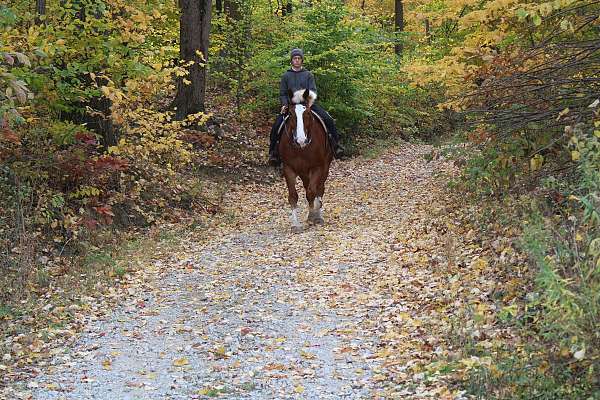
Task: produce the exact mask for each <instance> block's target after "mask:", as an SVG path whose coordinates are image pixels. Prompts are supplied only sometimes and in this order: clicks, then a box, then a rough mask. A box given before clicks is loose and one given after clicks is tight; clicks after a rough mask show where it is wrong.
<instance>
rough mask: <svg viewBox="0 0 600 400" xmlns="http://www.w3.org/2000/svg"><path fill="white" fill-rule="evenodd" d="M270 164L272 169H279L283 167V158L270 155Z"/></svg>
mask: <svg viewBox="0 0 600 400" xmlns="http://www.w3.org/2000/svg"><path fill="white" fill-rule="evenodd" d="M268 164H269V165H270V166H271V167H279V166H280V165H281V158H279V157H277V156H276V155H274V154H269V161H268Z"/></svg>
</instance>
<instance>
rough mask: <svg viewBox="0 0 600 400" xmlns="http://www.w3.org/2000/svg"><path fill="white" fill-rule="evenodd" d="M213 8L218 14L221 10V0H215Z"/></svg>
mask: <svg viewBox="0 0 600 400" xmlns="http://www.w3.org/2000/svg"><path fill="white" fill-rule="evenodd" d="M215 8H216V11H217V13H218V14H221V13H222V12H223V0H215Z"/></svg>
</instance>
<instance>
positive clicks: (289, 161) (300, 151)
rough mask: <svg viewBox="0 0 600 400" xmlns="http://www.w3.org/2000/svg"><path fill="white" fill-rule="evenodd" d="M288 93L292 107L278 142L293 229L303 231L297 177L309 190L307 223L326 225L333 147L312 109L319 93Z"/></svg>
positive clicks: (305, 189)
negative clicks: (326, 193) (325, 212)
mask: <svg viewBox="0 0 600 400" xmlns="http://www.w3.org/2000/svg"><path fill="white" fill-rule="evenodd" d="M288 97H289V100H290V102H289V104H290V107H289V108H288V115H287V117H286V120H285V121H284V127H283V130H284V131H283V134H282V135H281V139H280V141H279V145H278V146H279V154H280V157H281V161H282V164H283V175H284V177H285V182H286V184H287V189H288V202H289V204H290V207H291V208H292V212H291V216H290V219H291V222H292V232H294V233H298V232H302V230H303V227H302V223H301V222H300V221H299V220H298V211H299V209H298V192H297V191H296V179H297V177H298V176H299V177H300V179H301V180H302V184H303V186H304V191H305V192H306V200H307V201H308V207H309V211H308V223H310V224H314V225H323V224H324V223H325V221H324V219H323V209H322V208H323V195H324V194H325V181H326V180H327V177H328V176H329V166H330V164H331V161H332V160H333V149H332V147H331V144H330V143H329V140H328V135H327V132H326V131H325V127H324V126H323V124H322V123H321V121H320V119H319V117H317V116H316V115H315V114H313V112H312V110H311V106H312V104H313V102H314V100H315V99H316V97H317V96H316V94H315V93H314V92H312V91H309V90H298V91H296V92H294V93H292V91H291V90H288Z"/></svg>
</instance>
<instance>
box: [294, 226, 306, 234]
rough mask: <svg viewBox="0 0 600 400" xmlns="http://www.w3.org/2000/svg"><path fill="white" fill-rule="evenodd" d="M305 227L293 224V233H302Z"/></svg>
mask: <svg viewBox="0 0 600 400" xmlns="http://www.w3.org/2000/svg"><path fill="white" fill-rule="evenodd" d="M303 230H304V229H303V228H302V227H301V226H292V233H300V232H302V231H303Z"/></svg>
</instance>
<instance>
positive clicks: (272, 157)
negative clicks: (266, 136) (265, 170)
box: [269, 140, 281, 167]
mask: <svg viewBox="0 0 600 400" xmlns="http://www.w3.org/2000/svg"><path fill="white" fill-rule="evenodd" d="M278 144H279V141H278V140H271V143H270V144H269V165H270V166H272V167H278V166H279V165H280V164H281V158H280V157H279V150H278V147H279V146H277V145H278Z"/></svg>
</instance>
